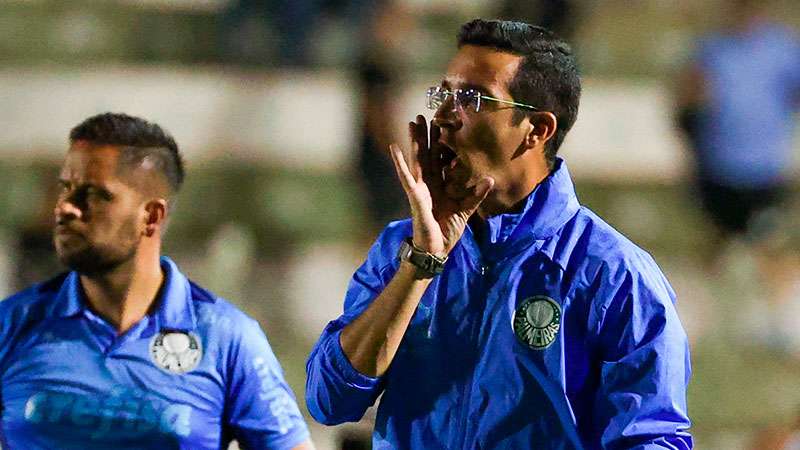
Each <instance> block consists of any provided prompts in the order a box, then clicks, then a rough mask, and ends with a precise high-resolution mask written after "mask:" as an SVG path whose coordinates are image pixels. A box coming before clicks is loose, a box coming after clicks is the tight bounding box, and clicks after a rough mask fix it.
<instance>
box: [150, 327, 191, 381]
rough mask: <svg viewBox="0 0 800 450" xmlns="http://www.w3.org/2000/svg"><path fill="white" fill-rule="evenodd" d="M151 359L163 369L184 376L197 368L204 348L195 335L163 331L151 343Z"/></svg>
mask: <svg viewBox="0 0 800 450" xmlns="http://www.w3.org/2000/svg"><path fill="white" fill-rule="evenodd" d="M150 358H151V359H152V360H153V362H154V363H155V364H156V365H157V366H158V367H160V368H161V369H163V370H165V371H167V372H169V373H177V374H182V373H186V372H190V371H192V370H194V369H195V367H197V365H198V364H199V363H200V360H201V359H202V358H203V348H202V346H201V344H200V339H198V338H197V336H195V335H194V334H193V333H185V332H183V331H162V332H160V333H158V334H157V335H155V336H154V337H153V340H152V341H150Z"/></svg>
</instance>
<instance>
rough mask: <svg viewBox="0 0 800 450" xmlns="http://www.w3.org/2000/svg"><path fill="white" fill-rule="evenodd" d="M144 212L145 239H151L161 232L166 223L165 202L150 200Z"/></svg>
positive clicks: (160, 199)
mask: <svg viewBox="0 0 800 450" xmlns="http://www.w3.org/2000/svg"><path fill="white" fill-rule="evenodd" d="M144 210H145V229H144V234H145V236H147V237H153V236H155V235H156V234H157V233H159V232H160V231H161V228H163V227H164V225H165V224H166V221H167V200H166V199H163V198H157V199H153V200H150V201H149V202H147V204H146V205H145V206H144Z"/></svg>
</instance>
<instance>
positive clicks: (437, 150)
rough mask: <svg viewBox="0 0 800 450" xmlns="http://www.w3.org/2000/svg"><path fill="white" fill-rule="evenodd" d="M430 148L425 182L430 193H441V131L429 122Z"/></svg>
mask: <svg viewBox="0 0 800 450" xmlns="http://www.w3.org/2000/svg"><path fill="white" fill-rule="evenodd" d="M430 130H431V131H430V148H429V151H428V177H427V178H425V182H426V183H427V184H428V186H429V187H430V189H431V192H441V190H442V188H443V179H442V169H443V165H442V148H441V145H440V144H439V138H440V137H441V135H442V132H441V129H440V128H439V127H438V126H436V125H434V124H433V121H431V129H430Z"/></svg>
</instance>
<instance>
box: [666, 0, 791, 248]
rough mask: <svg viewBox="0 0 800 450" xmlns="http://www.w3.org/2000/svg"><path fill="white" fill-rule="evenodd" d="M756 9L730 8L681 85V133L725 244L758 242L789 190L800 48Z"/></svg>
mask: <svg viewBox="0 0 800 450" xmlns="http://www.w3.org/2000/svg"><path fill="white" fill-rule="evenodd" d="M761 3H762V2H758V1H756V0H730V1H729V2H728V4H727V5H726V6H727V7H728V13H729V19H728V23H726V27H725V28H724V29H723V30H721V31H719V32H717V33H714V34H712V35H710V36H707V37H706V38H704V39H703V40H701V42H700V43H699V45H698V50H697V54H696V57H695V59H694V61H693V62H692V64H691V65H690V66H689V68H688V69H687V70H686V72H685V73H684V75H683V77H682V79H681V82H680V85H679V92H678V98H677V102H678V108H679V112H678V113H679V126H680V127H681V128H682V129H683V130H684V131H685V133H686V135H687V137H688V139H689V143H690V146H691V149H692V151H693V152H694V156H695V161H696V173H695V176H696V177H697V182H698V188H699V194H700V197H701V200H702V203H703V206H704V208H705V209H706V210H707V212H708V213H709V215H710V216H711V219H712V220H713V222H714V223H715V225H716V226H717V227H718V228H719V231H720V232H721V237H722V238H723V239H727V238H730V237H733V236H735V235H745V234H746V233H748V232H750V233H749V237H751V238H756V239H758V238H760V237H763V235H764V234H765V233H766V232H768V231H769V230H770V228H771V227H770V226H769V224H764V223H760V224H757V225H756V221H757V220H758V218H759V217H762V218H765V219H766V218H770V219H772V220H773V221H774V220H780V219H779V218H778V217H777V216H775V215H772V216H768V215H764V216H759V213H760V212H763V211H765V210H767V209H768V208H770V207H775V206H778V205H779V204H780V201H781V200H782V199H783V198H784V197H785V195H786V193H787V190H788V184H789V180H788V174H787V168H789V167H790V166H791V164H790V163H791V160H792V158H791V157H792V143H791V138H792V133H793V127H794V117H793V113H794V112H795V111H796V110H797V106H798V99H800V41H798V39H797V37H796V36H795V35H794V33H793V32H792V31H791V30H789V29H787V28H786V27H783V26H780V25H778V24H775V23H772V22H771V21H769V20H768V19H767V18H766V17H765V14H764V11H763V6H762V4H761ZM756 234H760V236H757V235H756ZM713 247H715V248H719V246H713Z"/></svg>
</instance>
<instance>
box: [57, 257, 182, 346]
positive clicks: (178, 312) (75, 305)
mask: <svg viewBox="0 0 800 450" xmlns="http://www.w3.org/2000/svg"><path fill="white" fill-rule="evenodd" d="M161 268H162V269H163V270H164V286H163V287H162V288H161V291H160V292H159V298H158V299H157V301H158V305H159V306H158V309H157V310H156V313H155V314H154V315H155V317H156V318H157V320H158V326H159V327H160V328H162V329H170V330H183V331H188V330H193V329H194V328H195V326H196V325H197V321H196V317H195V312H194V307H193V304H192V301H191V300H192V299H191V292H192V290H191V286H190V285H189V280H188V279H187V278H186V276H184V275H183V274H182V273H181V272H180V270H179V269H178V266H177V265H176V264H175V262H174V261H172V260H171V259H169V258H168V257H166V256H162V257H161ZM53 305H54V307H53V310H52V314H53V315H55V316H56V317H72V316H75V315H78V314H80V313H82V312H83V311H84V310H85V309H86V299H85V297H84V293H83V287H82V286H81V283H80V277H79V276H78V273H77V272H74V271H73V272H70V273H69V275H67V278H66V279H65V280H64V282H63V283H62V285H61V289H60V290H59V292H58V297H57V298H56V301H55V302H53Z"/></svg>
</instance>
